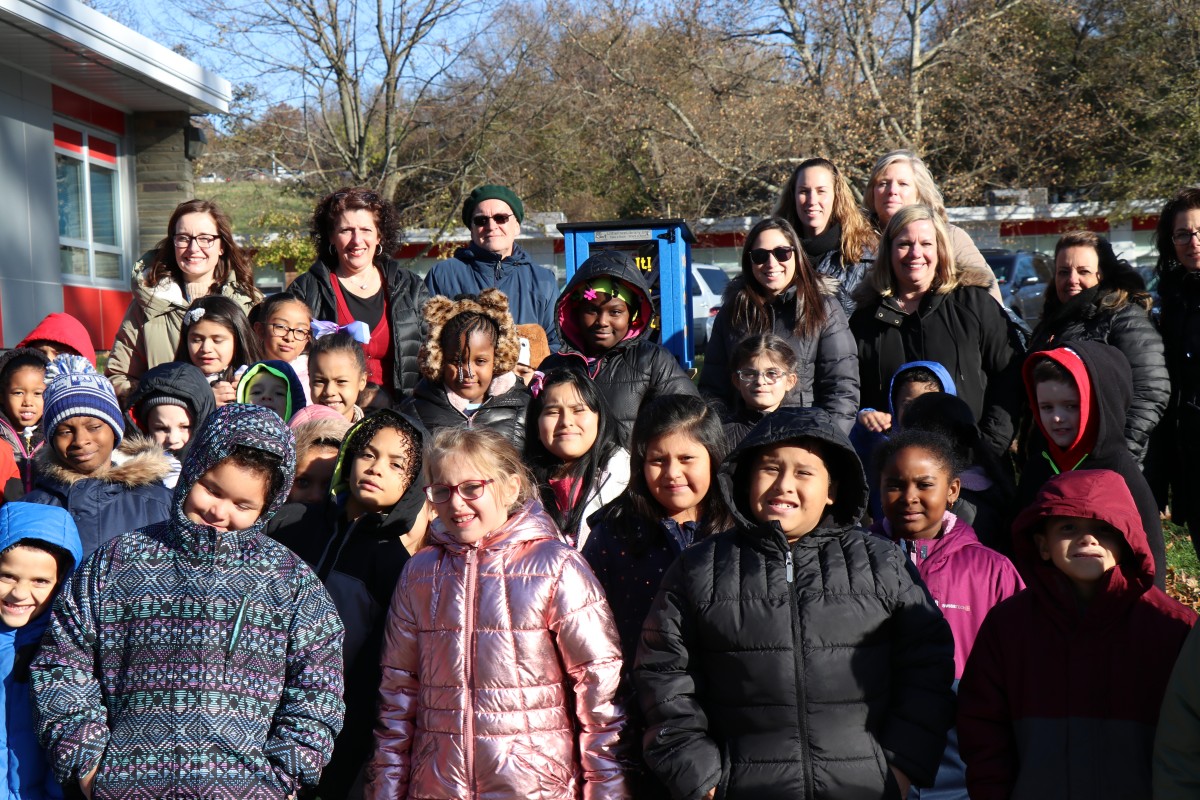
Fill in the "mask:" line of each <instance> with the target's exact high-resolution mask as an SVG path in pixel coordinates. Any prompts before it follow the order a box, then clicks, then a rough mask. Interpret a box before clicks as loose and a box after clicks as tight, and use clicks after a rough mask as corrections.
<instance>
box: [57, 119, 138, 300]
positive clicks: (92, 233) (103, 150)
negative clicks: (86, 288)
mask: <svg viewBox="0 0 1200 800" xmlns="http://www.w3.org/2000/svg"><path fill="white" fill-rule="evenodd" d="M117 153H118V143H117V141H116V139H112V138H108V137H105V136H103V135H101V134H98V133H93V132H91V131H89V130H86V129H82V128H77V127H74V126H68V125H62V124H56V125H55V126H54V161H55V176H56V182H57V185H58V252H59V263H60V265H61V268H62V274H63V275H70V276H74V277H78V278H84V279H93V278H102V279H107V280H116V281H119V280H121V277H122V269H121V265H122V261H123V260H124V259H123V254H124V247H123V245H124V243H123V242H122V232H123V230H124V219H123V216H124V215H123V214H122V213H121V211H122V204H121V180H120V177H121V169H120V163H119V161H118V159H117Z"/></svg>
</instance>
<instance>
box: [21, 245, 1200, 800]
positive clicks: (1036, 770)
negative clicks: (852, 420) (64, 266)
mask: <svg viewBox="0 0 1200 800" xmlns="http://www.w3.org/2000/svg"><path fill="white" fill-rule="evenodd" d="M594 258H595V259H596V260H595V261H594V262H592V263H588V264H585V265H584V266H583V267H582V268H581V269H580V270H579V272H577V273H576V276H575V279H574V280H573V281H572V282H571V283H570V284H568V286H567V287H566V288H565V289H564V291H563V294H562V296H561V297H560V300H559V304H558V307H557V319H558V323H559V333H560V334H561V340H562V341H563V342H564V344H563V347H562V349H561V350H560V351H559V352H558V353H553V354H551V353H549V352H548V348H547V347H546V345H545V342H546V339H545V337H544V334H543V335H542V336H540V337H539V336H538V335H537V334H538V331H534V330H529V329H528V328H526V327H525V326H517V325H515V324H514V322H513V319H512V316H511V315H510V314H509V311H508V301H507V298H505V296H504V295H503V294H502V293H500V292H499V291H497V290H487V291H485V292H483V293H482V294H481V295H479V296H477V297H459V298H442V297H435V298H433V299H432V300H430V301H429V303H428V304H427V305H426V306H425V308H424V312H423V313H424V315H425V319H426V323H427V327H428V330H429V337H428V339H427V340H426V342H425V343H424V345H423V347H422V351H421V371H422V375H423V378H422V380H421V381H420V383H419V384H418V385H417V387H416V389H415V390H414V391H413V393H412V395H411V396H410V397H408V398H406V399H405V400H404V402H403V403H402V404H401V405H400V406H398V407H396V408H372V403H371V402H370V399H369V398H367V397H366V396H365V395H364V393H365V392H366V390H367V372H366V368H365V358H364V356H363V351H362V347H361V343H360V342H361V335H362V332H361V331H353V330H334V331H332V332H327V331H326V330H324V329H323V327H322V326H320V325H317V326H315V327H314V326H313V324H312V320H311V316H310V315H309V313H308V309H307V306H305V305H304V304H303V303H301V302H298V301H296V300H295V299H294V298H292V297H290V296H288V295H276V296H274V297H271V298H268V299H267V300H265V301H264V302H263V303H262V304H261V305H260V306H259V307H258V308H256V309H255V310H254V312H253V313H252V315H251V318H247V317H246V316H245V315H243V314H242V312H241V311H240V309H239V308H237V307H236V304H233V303H228V302H227V301H226V302H218V301H220V300H221V298H204V299H201V300H197V301H196V302H195V303H194V304H193V307H192V308H191V309H190V310H189V311H188V313H187V315H186V316H185V320H184V327H183V331H182V337H181V340H180V349H179V352H178V353H177V360H176V361H175V362H173V363H170V364H164V365H161V366H160V367H157V368H155V369H154V370H150V371H149V372H147V373H146V374H145V375H143V376H142V377H141V380H140V383H139V384H138V385H137V386H136V387H135V388H134V390H133V391H132V393H131V394H129V396H128V398H127V400H126V403H125V405H124V407H122V405H121V404H120V403H118V401H117V398H116V395H115V393H114V392H113V390H112V387H111V384H108V382H107V381H106V380H105V379H104V378H103V377H102V376H100V375H98V374H97V373H96V372H95V370H94V365H93V364H91V363H89V361H88V357H89V355H90V356H91V357H92V358H94V354H93V353H90V352H81V351H80V348H78V347H71V346H70V345H69V343H62V342H60V343H59V345H62V346H64V347H66V349H65V350H58V351H57V352H54V353H53V360H52V361H51V360H48V358H47V355H46V354H44V353H43V351H41V350H39V349H37V348H36V347H35V346H33V345H36V344H37V342H36V341H31V342H27V343H26V344H28V345H30V346H28V347H21V348H18V349H16V350H14V351H12V352H11V353H9V354H6V355H5V356H3V357H2V358H0V388H2V389H3V398H4V402H3V405H2V408H0V411H2V412H3V417H4V420H3V425H0V433H2V434H3V436H4V438H5V440H6V442H8V443H9V444H10V445H11V447H10V448H0V450H7V449H11V451H12V453H13V464H14V467H13V474H12V475H11V476H9V475H6V476H5V477H6V480H8V484H7V485H6V498H7V499H10V500H11V499H16V497H20V498H21V500H22V501H23V502H10V503H7V504H6V505H5V506H4V507H3V508H0V622H2V623H3V624H2V625H0V672H3V674H4V682H3V698H4V701H5V704H6V709H7V713H8V717H7V728H6V730H7V734H8V746H7V750H6V751H5V752H4V756H5V757H6V758H7V759H8V769H7V771H6V774H7V775H8V786H9V791H10V794H12V795H13V796H15V797H56V796H62V790H61V788H60V787H68V789H69V790H70V791H72V792H73V791H75V789H76V788H78V789H79V790H80V791H82V792H83V793H84V795H85V796H87V797H89V798H91V797H95V798H117V797H163V796H178V797H201V796H238V797H254V798H259V797H261V798H284V797H293V796H316V797H322V798H344V797H360V796H363V797H368V798H378V799H379V800H382V799H383V798H405V797H422V798H424V797H429V798H433V797H443V798H451V797H468V796H481V797H482V796H489V797H522V798H547V799H549V798H555V799H558V798H573V797H578V796H586V797H594V798H625V797H665V796H670V797H675V798H688V799H689V800H697V799H698V798H714V797H716V798H723V797H754V798H772V797H780V798H782V797H792V796H804V797H831V798H832V797H837V798H857V797H863V798H868V797H869V798H881V797H903V796H906V795H908V796H912V797H966V796H968V794H969V796H970V797H972V798H987V797H997V798H1000V797H1005V798H1007V797H1079V798H1083V797H1088V798H1091V797H1114V798H1127V797H1149V796H1150V795H1151V785H1152V778H1151V773H1152V770H1155V772H1154V777H1153V784H1154V787H1155V791H1156V792H1157V791H1160V790H1161V791H1162V793H1163V796H1180V797H1182V796H1189V794H1192V793H1194V792H1195V790H1196V788H1197V786H1198V785H1200V784H1197V783H1190V782H1188V781H1191V780H1192V778H1190V777H1188V776H1189V775H1195V774H1196V773H1197V772H1200V770H1198V769H1197V768H1196V766H1195V763H1194V762H1196V761H1197V759H1198V757H1200V753H1198V752H1195V751H1192V750H1187V749H1185V748H1184V747H1183V746H1182V743H1183V742H1185V741H1187V740H1188V737H1189V736H1190V737H1192V738H1193V739H1195V740H1197V741H1200V726H1197V723H1196V720H1197V719H1200V714H1198V713H1197V711H1198V710H1200V700H1198V699H1197V698H1198V697H1200V692H1198V691H1197V690H1196V688H1195V687H1194V686H1193V684H1194V680H1193V677H1192V673H1193V672H1194V670H1195V667H1196V663H1195V662H1196V661H1197V660H1200V645H1193V644H1189V646H1188V647H1187V648H1185V647H1184V642H1185V640H1187V639H1188V633H1189V631H1190V630H1191V628H1192V625H1193V623H1194V621H1195V614H1194V613H1193V612H1192V611H1191V610H1189V609H1187V608H1185V607H1184V606H1182V605H1181V604H1179V603H1177V602H1176V601H1174V600H1172V599H1170V598H1169V597H1167V595H1166V594H1164V593H1163V592H1162V590H1161V589H1160V588H1159V586H1161V576H1162V568H1163V558H1162V552H1163V548H1162V533H1161V526H1160V524H1159V522H1158V516H1157V512H1156V511H1154V513H1153V514H1151V513H1150V511H1152V510H1153V508H1152V507H1153V499H1152V498H1150V500H1149V502H1150V504H1151V508H1150V509H1147V508H1144V507H1143V505H1144V503H1143V502H1142V501H1143V498H1142V497H1141V495H1142V491H1143V486H1144V479H1142V478H1141V474H1140V471H1139V470H1138V469H1137V467H1136V464H1133V462H1132V461H1131V460H1130V457H1129V455H1128V451H1127V449H1125V445H1124V439H1123V436H1122V431H1123V423H1122V421H1123V417H1124V413H1125V412H1124V409H1123V407H1122V404H1123V403H1124V406H1125V408H1127V406H1128V400H1129V390H1128V386H1129V385H1130V380H1131V379H1130V377H1129V374H1128V366H1127V364H1126V365H1125V369H1124V370H1122V368H1121V364H1122V361H1121V360H1120V359H1119V358H1115V357H1114V356H1113V353H1112V352H1110V351H1111V350H1112V349H1111V348H1108V347H1107V346H1105V345H1100V344H1087V343H1083V344H1076V343H1071V344H1068V345H1066V346H1063V347H1059V348H1057V349H1053V350H1050V351H1047V352H1044V353H1039V354H1035V355H1034V356H1031V357H1030V359H1029V361H1028V362H1027V364H1026V369H1025V380H1026V386H1027V390H1028V395H1029V401H1030V409H1031V414H1030V416H1031V420H1032V425H1031V427H1030V430H1029V431H1028V433H1027V435H1026V436H1024V437H1023V439H1022V447H1023V451H1022V452H1023V454H1024V457H1025V466H1024V468H1023V469H1022V470H1021V480H1020V482H1019V484H1014V482H1013V481H1012V479H1011V477H1008V476H1007V475H1006V474H1005V472H1006V471H1005V470H1004V469H1003V468H1001V467H1000V466H999V465H998V464H997V463H996V461H995V458H994V457H993V456H991V455H989V453H988V450H987V448H985V447H982V446H981V444H980V440H979V434H978V429H977V427H976V426H975V421H974V419H973V417H972V416H971V412H970V409H969V408H966V407H965V404H964V403H962V401H961V400H959V399H958V398H956V397H955V396H954V392H955V386H954V382H953V380H952V379H951V377H950V375H949V374H948V373H947V372H946V370H945V369H943V368H942V367H941V365H939V364H937V363H934V362H914V363H912V364H906V365H904V366H903V367H901V369H900V370H899V371H898V372H897V373H896V375H895V376H894V378H893V380H892V383H891V387H890V389H891V391H890V393H889V398H890V407H889V409H888V410H887V411H886V412H874V411H872V412H870V413H869V414H867V415H865V416H860V423H861V425H860V427H859V429H858V430H856V432H855V437H854V438H855V441H854V442H853V443H852V442H851V439H850V438H848V437H847V436H846V434H845V433H844V432H843V428H842V426H841V425H840V424H838V422H837V421H835V420H833V419H831V418H830V416H829V415H828V414H827V413H826V412H824V411H822V410H820V409H813V408H797V407H794V406H791V405H789V399H790V396H789V392H790V390H791V389H792V388H793V387H795V385H796V381H797V372H798V367H799V365H798V364H797V363H796V362H797V356H796V354H795V352H794V351H793V350H792V348H791V347H790V346H789V344H788V343H787V342H786V341H785V340H783V339H781V338H780V337H778V336H775V335H773V334H757V335H754V336H750V337H748V338H746V339H745V340H743V341H742V342H741V343H740V344H738V345H737V347H736V349H735V350H734V351H733V352H732V358H731V365H732V367H733V370H732V373H731V375H730V381H731V383H732V386H733V388H734V389H735V390H736V395H737V399H736V400H735V402H734V404H733V406H732V407H730V408H725V409H717V408H716V407H714V406H713V405H712V404H710V403H708V402H706V401H705V400H703V399H701V398H700V397H699V396H698V393H697V392H696V390H695V388H694V386H693V384H692V383H691V382H690V380H688V379H687V376H686V375H685V374H684V373H683V372H682V370H680V369H679V367H678V365H677V364H675V363H674V361H673V360H671V359H670V357H669V355H667V354H666V351H665V350H664V349H662V348H661V347H659V346H658V345H657V344H655V343H654V342H653V341H652V340H651V335H650V334H651V332H652V330H653V320H652V313H653V312H652V306H651V304H650V296H649V291H648V289H647V287H646V286H645V284H644V282H643V281H642V280H641V276H640V273H638V271H637V270H636V268H633V269H632V271H630V268H631V264H630V263H626V262H627V261H628V259H625V258H624V257H623V256H620V257H618V255H615V254H611V253H602V254H598V256H596V257H594ZM589 261H590V260H589ZM227 306H233V308H232V309H231V308H229V307H227ZM235 312H236V313H235ZM317 334H320V335H317ZM31 336H32V334H31ZM356 336H357V337H359V338H356ZM43 338H45V337H43ZM64 353H66V355H63V354H64ZM1119 355H1120V354H1119V353H1117V356H1119ZM539 368H540V369H539ZM256 406H257V408H256ZM867 452H869V453H870V456H871V459H870V461H869V463H868V466H869V470H864V467H863V464H864V458H863V457H862V456H863V454H866V453H867ZM1131 464H1132V465H1133V466H1132V467H1131V466H1130V465H1131ZM3 468H4V467H3V464H0V470H2V469H3ZM1139 480H1140V481H1141V482H1140V483H1139ZM1147 491H1148V490H1147ZM289 501H290V502H289ZM1014 517H1015V522H1014V520H1013V518H1014ZM867 522H869V523H870V526H869V527H870V529H869V531H868V530H864V529H863V528H862V527H861V526H862V525H863V524H864V523H867ZM134 531H136V533H135V532H134ZM1010 531H1011V534H1010ZM1010 559H1011V560H1010ZM1156 582H1157V583H1158V586H1156ZM56 597H57V601H56ZM52 606H53V612H51V607H52ZM43 631H44V633H43ZM1195 639H1196V637H1194V636H1193V637H1191V640H1190V641H1194V640H1195ZM38 642H41V644H40V647H39V646H38ZM1181 650H1183V652H1184V654H1185V656H1184V658H1185V659H1190V660H1188V661H1186V662H1185V661H1183V660H1181V661H1180V664H1179V667H1178V669H1176V674H1175V676H1174V678H1172V676H1171V673H1172V669H1173V668H1174V667H1175V663H1176V659H1177V656H1178V655H1179V653H1180V652H1181ZM1188 654H1191V655H1188ZM1055 676H1061V677H1060V678H1056V677H1055ZM956 694H957V698H956ZM1164 697H1165V698H1166V702H1165V704H1164V702H1163V700H1164ZM1160 707H1161V708H1162V709H1163V714H1162V721H1161V724H1160V720H1159V710H1160ZM1156 725H1158V726H1159V727H1158V737H1157V742H1156V739H1155V732H1156ZM1189 726H1190V727H1189ZM917 787H920V788H917Z"/></svg>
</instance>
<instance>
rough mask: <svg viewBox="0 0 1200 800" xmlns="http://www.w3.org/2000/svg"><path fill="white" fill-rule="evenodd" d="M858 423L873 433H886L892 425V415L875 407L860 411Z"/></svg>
mask: <svg viewBox="0 0 1200 800" xmlns="http://www.w3.org/2000/svg"><path fill="white" fill-rule="evenodd" d="M858 424H859V425H862V426H863V427H864V428H866V429H867V430H869V431H871V432H872V433H886V432H887V431H888V430H890V429H891V427H892V415H891V414H887V413H885V412H883V411H876V410H875V409H873V408H864V409H863V410H862V411H860V412H858Z"/></svg>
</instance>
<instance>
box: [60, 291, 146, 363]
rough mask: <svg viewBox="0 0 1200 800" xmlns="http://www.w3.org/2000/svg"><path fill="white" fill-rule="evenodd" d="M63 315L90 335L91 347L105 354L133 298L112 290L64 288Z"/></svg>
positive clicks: (130, 295)
mask: <svg viewBox="0 0 1200 800" xmlns="http://www.w3.org/2000/svg"><path fill="white" fill-rule="evenodd" d="M62 289H63V311H65V312H67V313H68V314H70V315H71V316H73V317H75V318H76V319H77V320H79V321H80V322H82V323H83V327H85V328H87V329H88V332H89V333H91V335H92V346H93V347H95V348H96V349H97V350H107V349H108V348H109V347H111V346H112V343H113V339H115V338H117V329H118V328H119V327H121V320H122V319H124V318H125V310H126V309H127V308H128V307H129V301H130V300H132V299H133V294H132V293H131V292H126V291H118V290H116V289H96V288H94V287H92V286H73V285H69V284H68V285H64V286H63V287H62Z"/></svg>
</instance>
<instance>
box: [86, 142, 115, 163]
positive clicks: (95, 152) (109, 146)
mask: <svg viewBox="0 0 1200 800" xmlns="http://www.w3.org/2000/svg"><path fill="white" fill-rule="evenodd" d="M88 151H89V154H90V155H91V157H92V158H94V159H96V160H97V161H107V162H108V163H109V164H116V163H117V143H116V142H109V141H105V140H104V139H101V138H100V137H98V136H92V137H89V138H88Z"/></svg>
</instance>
